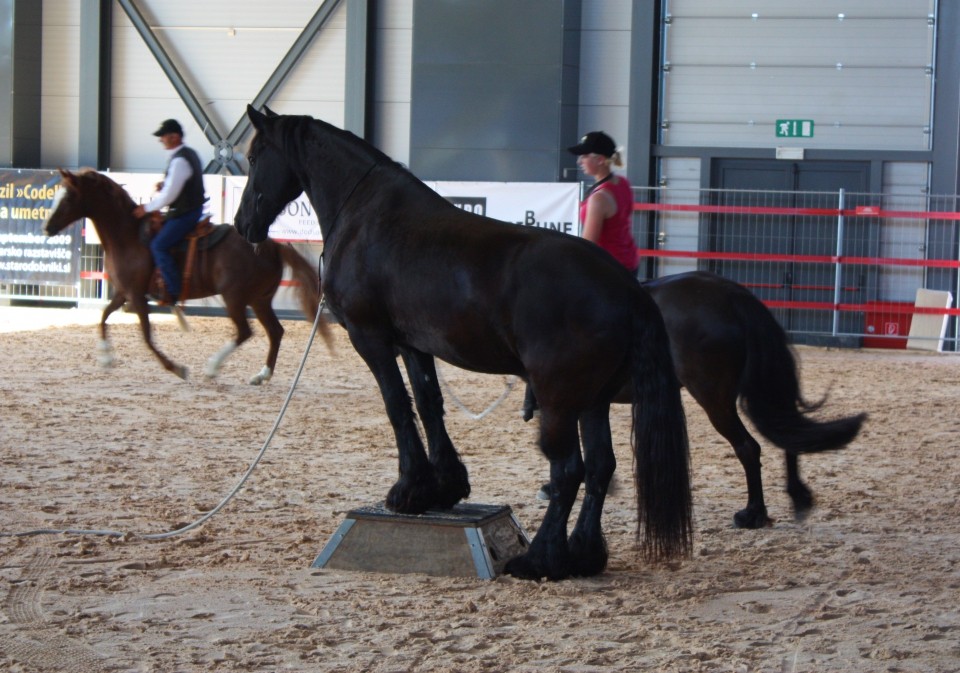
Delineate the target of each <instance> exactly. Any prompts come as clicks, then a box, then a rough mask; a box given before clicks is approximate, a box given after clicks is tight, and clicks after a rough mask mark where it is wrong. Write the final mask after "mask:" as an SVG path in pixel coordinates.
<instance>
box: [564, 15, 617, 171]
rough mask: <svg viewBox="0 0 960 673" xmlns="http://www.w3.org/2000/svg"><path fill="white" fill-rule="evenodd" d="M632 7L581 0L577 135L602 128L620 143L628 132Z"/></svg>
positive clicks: (569, 143)
mask: <svg viewBox="0 0 960 673" xmlns="http://www.w3.org/2000/svg"><path fill="white" fill-rule="evenodd" d="M631 7H632V2H631V0H583V7H582V16H581V19H580V20H581V30H582V32H581V36H580V40H581V41H580V110H579V129H580V135H583V134H584V133H587V132H588V131H604V132H606V133H607V134H608V135H610V137H611V138H613V140H614V142H616V143H617V145H619V146H620V147H627V143H628V141H629V135H630V127H629V118H630V114H629V113H630V108H629V101H630V39H631V38H630V23H631V18H632V17H631V15H632V11H631ZM576 141H577V138H570V139H567V140H565V141H564V142H563V145H564V146H565V147H567V146H570V145H574V144H576ZM623 158H624V161H625V162H629V161H630V157H629V156H627V155H626V153H624V154H623Z"/></svg>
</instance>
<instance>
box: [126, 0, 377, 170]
mask: <svg viewBox="0 0 960 673" xmlns="http://www.w3.org/2000/svg"><path fill="white" fill-rule="evenodd" d="M341 1H342V0H323V2H322V3H321V5H320V7H319V8H318V9H317V11H316V13H315V14H314V15H313V17H312V18H311V19H310V21H309V22H308V23H307V25H306V26H305V27H304V29H303V30H302V31H301V32H300V35H299V36H298V37H297V39H296V41H294V43H293V45H292V46H291V47H290V49H289V50H288V51H287V53H286V55H285V56H284V57H283V59H282V60H281V61H280V63H279V65H277V68H276V69H275V70H274V71H273V74H272V75H270V78H269V79H268V80H267V82H266V83H265V84H264V85H263V88H261V89H260V92H259V93H258V94H257V95H256V96H255V97H254V99H253V101H251V105H253V107H255V108H258V109H259V108H262V107H263V106H264V105H266V103H267V102H268V101H269V100H270V99H271V98H272V97H273V95H274V94H275V93H276V92H277V90H278V89H279V88H280V86H281V85H282V84H283V82H284V80H286V78H287V77H288V76H289V75H290V72H291V71H292V70H293V68H294V66H296V64H297V62H298V61H299V60H300V58H301V57H302V56H303V54H304V53H305V52H306V50H307V48H308V47H309V46H310V43H311V42H313V39H314V38H315V37H316V36H317V34H318V33H319V32H320V30H322V28H323V26H324V25H325V24H326V22H327V20H328V19H329V18H330V16H331V15H332V14H333V12H334V11H335V10H336V9H337V7H338V6H339V5H340V3H341ZM348 1H349V3H350V4H349V7H348V14H347V85H346V88H347V91H346V96H347V99H346V118H347V127H348V128H349V129H351V130H354V132H357V134H358V135H362V134H363V131H364V130H365V129H364V126H365V125H366V108H367V89H368V85H367V45H368V37H367V36H368V33H369V30H368V23H369V19H368V16H369V6H368V3H369V0H348ZM117 2H118V3H119V4H120V7H121V8H122V9H123V11H124V12H126V14H127V16H128V17H129V18H130V21H131V23H133V25H134V27H135V28H136V29H137V32H138V33H140V37H141V38H143V41H144V42H145V43H146V45H147V48H148V49H149V50H150V52H151V53H152V54H153V56H154V58H156V59H157V62H158V63H159V64H160V67H161V68H162V69H163V72H164V74H166V76H167V78H168V79H169V80H170V82H171V83H172V84H173V86H174V89H176V91H177V94H179V96H180V98H181V99H183V102H184V103H185V104H186V106H187V109H188V110H189V111H190V114H191V115H192V116H193V118H194V120H196V122H197V124H198V125H199V126H200V128H202V129H203V133H204V135H205V136H206V137H207V140H208V141H209V142H210V144H211V145H213V146H214V147H215V148H216V154H215V156H214V159H213V160H212V161H211V162H210V163H209V164H207V166H206V168H205V169H204V172H206V173H218V172H220V170H221V169H224V168H225V169H226V170H228V171H229V172H230V173H231V174H233V175H238V174H242V173H243V172H244V171H243V168H242V167H241V165H240V164H239V162H238V161H237V159H236V156H235V153H234V147H235V146H236V145H238V144H239V143H240V142H241V141H242V140H243V138H244V136H246V134H247V132H248V131H249V130H250V120H249V119H248V118H247V115H246V114H244V115H242V116H241V117H240V120H239V121H238V122H237V123H236V125H235V126H234V127H233V129H231V130H230V132H229V133H228V134H227V135H226V136H222V135H220V132H219V131H218V130H217V128H216V125H215V124H214V123H213V121H212V120H211V119H210V117H209V116H208V115H207V113H206V112H205V110H204V109H203V106H201V105H200V103H199V101H198V100H197V98H196V96H194V94H193V92H192V91H191V90H190V87H189V86H188V85H187V83H186V82H185V81H184V79H183V76H182V75H181V74H180V72H179V70H177V67H176V66H175V65H174V63H173V61H172V60H171V58H170V56H169V55H168V54H167V52H166V50H164V48H163V46H162V45H161V44H160V42H159V41H158V40H157V37H156V35H154V33H153V31H152V30H151V29H150V26H149V25H148V24H147V22H146V20H145V19H144V17H143V15H142V14H141V13H140V11H139V9H137V7H136V5H135V4H134V1H133V0H117Z"/></svg>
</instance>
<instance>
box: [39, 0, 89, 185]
mask: <svg viewBox="0 0 960 673" xmlns="http://www.w3.org/2000/svg"><path fill="white" fill-rule="evenodd" d="M41 58H42V59H43V64H42V75H41V76H42V77H43V82H42V84H41V91H40V97H41V100H40V105H41V109H42V111H43V112H42V114H41V116H40V136H41V137H40V162H41V163H42V164H43V166H44V167H45V168H59V167H65V168H68V167H74V168H75V167H76V166H77V161H78V156H79V151H78V148H79V144H80V143H79V133H80V122H79V116H80V3H79V2H76V0H45V1H44V3H43V54H42V56H41Z"/></svg>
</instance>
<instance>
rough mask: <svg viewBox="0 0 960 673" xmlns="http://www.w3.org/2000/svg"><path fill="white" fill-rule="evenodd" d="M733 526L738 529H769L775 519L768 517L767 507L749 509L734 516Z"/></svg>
mask: <svg viewBox="0 0 960 673" xmlns="http://www.w3.org/2000/svg"><path fill="white" fill-rule="evenodd" d="M733 525H734V526H735V527H736V528H750V529H752V530H756V529H758V528H767V527H769V526H772V525H773V519H771V518H770V517H769V516H767V508H766V507H747V508H746V509H741V510H740V511H739V512H737V513H736V514H734V515H733Z"/></svg>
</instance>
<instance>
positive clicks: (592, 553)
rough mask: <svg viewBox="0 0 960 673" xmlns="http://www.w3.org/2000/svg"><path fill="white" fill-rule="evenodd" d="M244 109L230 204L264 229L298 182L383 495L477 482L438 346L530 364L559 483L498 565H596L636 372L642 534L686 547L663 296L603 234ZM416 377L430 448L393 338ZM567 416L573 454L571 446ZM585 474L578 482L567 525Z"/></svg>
mask: <svg viewBox="0 0 960 673" xmlns="http://www.w3.org/2000/svg"><path fill="white" fill-rule="evenodd" d="M247 114H248V116H249V117H250V120H251V121H252V122H253V125H254V127H255V128H256V131H257V132H256V134H255V136H254V137H253V139H252V141H251V143H250V150H249V156H248V159H249V162H250V176H249V179H248V181H247V185H246V187H245V189H244V192H243V196H242V198H241V202H240V207H239V209H238V211H237V215H236V225H237V228H238V229H239V230H240V232H241V233H243V234H244V235H245V236H246V237H247V239H248V240H250V241H252V242H255V243H256V242H259V241H263V240H265V239H266V236H267V230H268V228H269V226H270V224H271V223H272V222H273V220H274V218H275V217H276V216H277V214H278V213H280V211H281V209H282V208H283V207H284V206H285V205H286V204H287V203H288V202H290V201H291V200H293V199H294V198H296V197H297V196H298V195H299V194H300V193H301V192H306V193H307V195H308V196H309V198H310V200H311V202H312V203H313V206H314V208H315V209H316V212H317V215H318V218H319V221H320V227H321V229H322V232H323V240H324V253H323V255H324V274H323V290H324V293H325V297H326V302H327V306H328V307H329V308H330V310H331V312H332V313H333V315H334V316H335V317H336V318H337V319H338V320H339V321H340V322H341V323H342V324H343V325H344V327H345V328H346V330H347V333H348V335H349V337H350V340H351V342H352V343H353V345H354V347H355V348H356V350H357V352H358V353H359V354H360V356H361V357H362V358H363V359H364V361H365V362H366V363H367V365H368V366H369V367H370V370H371V371H372V372H373V375H374V377H375V378H376V381H377V384H378V385H379V387H380V392H381V394H382V395H383V400H384V404H385V406H386V411H387V416H388V417H389V419H390V423H391V425H392V426H393V430H394V434H395V436H396V442H397V447H398V449H399V458H400V465H399V473H400V476H399V480H398V481H397V482H396V483H395V484H394V485H393V487H392V488H391V489H390V491H389V493H388V495H387V499H386V505H387V507H389V508H390V509H392V510H394V511H398V512H408V513H418V512H424V511H426V510H428V509H431V508H440V509H445V508H450V507H452V506H453V505H454V504H456V503H457V502H459V501H460V500H461V499H463V498H466V497H467V496H468V495H469V494H470V484H469V480H468V477H467V470H466V467H465V466H464V465H463V463H462V462H461V460H460V458H459V456H458V454H457V451H456V450H455V448H454V446H453V443H452V442H451V441H450V438H449V437H448V435H447V432H446V428H445V427H444V424H443V400H442V396H441V393H440V388H439V385H438V383H437V376H436V370H435V366H434V360H433V358H434V356H436V357H439V358H441V359H442V360H445V361H446V362H449V363H451V364H453V365H456V366H458V367H461V368H465V369H471V370H474V371H479V372H487V373H496V374H515V375H518V376H522V377H524V378H525V379H526V380H527V381H528V382H529V384H530V385H531V386H532V388H533V390H534V392H535V393H536V395H537V397H538V398H539V400H540V405H541V421H540V438H539V444H540V449H541V450H542V451H543V453H544V454H545V455H546V457H547V458H548V459H549V461H550V481H551V484H552V497H551V499H550V504H549V506H548V507H547V511H546V513H545V515H544V519H543V522H542V524H541V525H540V528H539V530H538V531H537V533H536V536H535V537H534V539H533V541H532V542H531V545H530V547H529V549H528V550H527V552H526V553H525V554H523V555H521V556H519V557H517V558H515V559H512V560H511V561H510V562H509V563H508V564H507V566H506V571H507V572H508V573H510V574H513V575H515V576H517V577H523V578H542V577H546V578H549V579H561V578H564V577H568V576H570V575H594V574H597V573H599V572H601V571H602V570H603V569H604V568H605V567H606V562H607V551H606V548H605V545H604V541H603V533H602V530H601V524H600V519H601V515H602V509H603V503H604V499H605V497H606V494H607V488H608V485H609V482H610V478H611V476H612V474H613V471H614V468H615V465H616V461H615V457H614V453H613V447H612V440H611V435H610V421H609V411H610V402H611V400H612V399H613V397H614V396H615V395H616V393H617V392H618V391H619V390H620V388H622V387H623V385H624V384H625V383H627V382H628V381H631V380H632V382H633V383H632V384H631V386H632V391H633V398H634V400H636V402H635V403H634V405H633V412H632V413H633V423H634V433H633V442H634V456H635V460H634V463H635V483H636V487H637V511H638V519H639V521H638V533H639V534H641V549H642V551H643V553H644V554H645V556H646V557H648V558H651V559H670V558H675V557H678V556H683V555H687V554H689V553H690V549H691V547H692V502H691V493H690V476H689V456H688V444H687V434H686V419H685V417H684V412H683V405H682V402H681V399H680V387H679V384H678V382H677V379H676V376H675V374H674V369H673V361H672V360H671V356H670V343H669V340H668V338H667V332H666V329H665V327H664V324H663V319H662V318H661V317H660V312H659V310H658V309H657V307H656V304H654V302H653V300H652V299H651V298H650V296H649V294H647V293H646V292H645V291H644V290H643V289H642V288H641V287H640V284H639V283H637V282H636V280H635V279H634V278H633V277H632V276H631V275H630V274H629V273H628V272H627V271H626V270H624V269H623V268H622V267H620V266H619V265H618V264H616V262H614V261H613V260H612V259H611V258H610V257H609V255H607V254H606V253H605V252H603V251H602V250H601V249H600V248H598V247H597V246H595V245H593V244H592V243H588V242H586V241H583V240H580V239H577V238H575V237H571V236H567V235H565V234H560V233H557V232H551V231H546V230H542V229H537V228H531V227H519V226H516V225H512V224H506V223H503V222H498V221H496V220H492V219H489V218H486V217H481V216H478V215H475V214H472V213H467V212H464V211H463V210H460V209H459V208H457V207H455V206H453V205H452V204H450V203H449V202H448V201H446V200H445V199H444V198H442V197H441V196H439V195H438V194H436V193H435V192H434V191H433V190H431V189H430V188H429V187H427V186H426V185H424V184H423V183H422V182H421V181H420V180H418V179H417V178H415V177H414V176H413V175H412V174H411V173H410V172H409V171H407V170H406V169H404V168H403V167H402V166H400V165H399V164H397V163H395V162H393V161H392V160H390V159H389V158H388V157H387V156H386V155H384V154H383V153H382V152H380V151H379V150H377V149H376V148H374V147H372V146H371V145H369V144H367V143H366V142H364V141H362V140H361V139H359V138H357V137H356V136H354V135H353V134H351V133H349V132H346V131H342V130H340V129H337V128H335V127H333V126H331V125H329V124H327V123H325V122H322V121H319V120H315V119H313V118H311V117H306V116H287V115H275V114H273V113H272V112H270V111H267V113H266V114H261V113H260V112H258V111H256V110H255V109H253V108H252V107H249V106H248V108H247ZM398 353H399V354H400V356H401V357H402V359H403V361H404V364H405V365H406V368H407V372H408V375H409V379H410V381H412V382H413V384H412V387H413V394H414V400H415V402H416V405H417V410H418V411H419V414H420V419H421V421H422V423H423V426H424V429H425V433H426V436H427V441H428V446H429V450H430V452H429V456H428V455H427V453H426V451H425V450H424V447H423V443H422V441H421V439H420V436H419V433H418V431H417V426H416V422H415V417H414V413H413V409H412V406H411V403H410V396H409V393H408V392H407V390H406V387H405V385H404V383H403V379H402V377H401V375H400V371H399V368H398V366H397V354H398ZM578 423H579V429H580V434H581V436H582V442H583V451H584V456H583V459H582V460H581V456H580V442H579V441H578ZM581 482H583V483H585V485H586V491H585V496H584V499H583V503H582V506H581V510H580V515H579V518H578V520H577V523H576V526H575V528H574V530H573V531H572V533H570V536H569V538H568V536H567V522H568V520H569V516H570V512H571V509H572V508H573V504H574V500H575V498H576V495H577V492H578V490H579V487H580V484H581Z"/></svg>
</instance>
